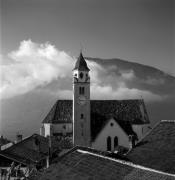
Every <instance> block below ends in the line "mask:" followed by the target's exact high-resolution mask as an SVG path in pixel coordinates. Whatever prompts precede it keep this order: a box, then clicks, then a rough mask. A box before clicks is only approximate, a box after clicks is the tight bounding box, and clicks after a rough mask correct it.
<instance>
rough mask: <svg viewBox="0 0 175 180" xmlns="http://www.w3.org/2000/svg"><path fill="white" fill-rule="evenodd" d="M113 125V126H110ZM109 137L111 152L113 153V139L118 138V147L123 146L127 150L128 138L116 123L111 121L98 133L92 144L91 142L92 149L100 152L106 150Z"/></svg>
mask: <svg viewBox="0 0 175 180" xmlns="http://www.w3.org/2000/svg"><path fill="white" fill-rule="evenodd" d="M112 124H113V126H111V125H112ZM108 136H110V137H111V140H112V141H111V142H112V144H111V147H112V151H114V138H115V136H117V137H118V144H119V145H120V146H124V147H126V148H129V138H128V135H127V134H126V133H125V132H124V131H123V129H122V128H121V127H120V126H119V125H118V123H117V122H116V121H115V120H114V119H111V120H110V121H109V122H108V123H107V125H106V126H105V127H104V129H103V130H102V131H101V132H100V134H99V135H98V136H97V138H96V139H95V141H94V142H92V147H93V148H95V149H99V150H102V151H106V150H107V137H108Z"/></svg>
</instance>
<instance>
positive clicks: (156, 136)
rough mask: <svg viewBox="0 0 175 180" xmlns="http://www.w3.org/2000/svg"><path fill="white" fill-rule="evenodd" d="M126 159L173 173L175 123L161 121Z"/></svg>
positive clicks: (174, 161)
mask: <svg viewBox="0 0 175 180" xmlns="http://www.w3.org/2000/svg"><path fill="white" fill-rule="evenodd" d="M127 157H128V158H129V159H130V160H131V161H132V162H134V163H137V164H140V165H143V166H146V167H150V168H154V169H157V170H161V171H164V172H168V173H175V166H174V165H175V121H161V122H160V123H159V124H157V125H156V126H155V127H154V128H153V129H152V131H151V132H150V133H149V134H148V135H147V136H145V137H144V138H143V139H142V140H141V141H140V143H138V144H137V146H136V147H135V148H134V149H132V150H131V151H130V152H129V153H128V155H127Z"/></svg>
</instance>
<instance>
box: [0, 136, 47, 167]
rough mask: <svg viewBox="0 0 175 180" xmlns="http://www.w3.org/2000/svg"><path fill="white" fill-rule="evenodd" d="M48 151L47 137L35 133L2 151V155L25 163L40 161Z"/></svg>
mask: <svg viewBox="0 0 175 180" xmlns="http://www.w3.org/2000/svg"><path fill="white" fill-rule="evenodd" d="M33 143H35V144H36V145H37V146H38V148H37V149H36V146H35V145H32V144H33ZM47 153H48V140H47V138H45V137H43V136H40V135H37V134H34V135H32V136H30V137H28V138H25V139H24V140H22V141H20V142H18V143H16V144H14V145H12V146H10V147H9V148H7V149H5V150H3V151H1V152H0V155H1V156H4V157H6V158H9V159H12V160H14V161H17V162H20V163H23V164H28V163H37V162H39V161H40V160H42V159H43V158H45V157H46V155H47Z"/></svg>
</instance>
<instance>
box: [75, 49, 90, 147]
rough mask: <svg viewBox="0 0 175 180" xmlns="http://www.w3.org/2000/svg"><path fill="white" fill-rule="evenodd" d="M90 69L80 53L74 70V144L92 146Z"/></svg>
mask: <svg viewBox="0 0 175 180" xmlns="http://www.w3.org/2000/svg"><path fill="white" fill-rule="evenodd" d="M89 71H90V69H89V68H88V66H87V64H86V61H85V59H84V57H83V55H82V52H81V53H80V55H79V57H78V59H77V62H76V64H75V68H74V69H73V144H74V146H76V145H80V146H87V147H90V146H91V145H90V144H91V143H90V142H91V131H90V76H89Z"/></svg>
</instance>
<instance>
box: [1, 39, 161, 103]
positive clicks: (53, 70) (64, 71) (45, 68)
mask: <svg viewBox="0 0 175 180" xmlns="http://www.w3.org/2000/svg"><path fill="white" fill-rule="evenodd" d="M1 57H2V59H3V61H1V70H2V78H1V88H0V94H1V98H10V97H13V96H16V95H20V94H25V93H27V92H29V91H32V90H34V89H36V88H38V87H40V90H43V91H44V90H45V91H47V92H48V93H50V94H52V95H54V96H55V97H57V98H62V99H63V98H64V99H68V98H71V97H72V89H70V86H68V85H67V84H68V83H69V84H70V83H71V82H70V81H65V79H71V78H72V69H73V66H74V63H75V58H73V57H71V56H70V55H69V54H67V53H66V52H64V51H60V50H58V49H57V48H56V47H55V46H54V45H52V44H50V43H44V44H38V43H35V42H32V41H31V40H25V41H22V42H21V43H20V46H19V48H18V49H17V50H15V51H12V52H10V53H9V54H8V58H10V61H9V60H8V63H6V62H7V61H6V62H5V58H4V56H1ZM88 66H89V67H90V69H91V71H90V76H91V97H92V98H93V99H128V98H129V99H132V98H140V97H141V96H143V98H145V99H147V100H149V101H153V100H156V101H158V100H161V99H162V97H160V96H159V95H157V94H154V93H152V92H150V91H148V90H140V89H136V88H128V86H127V82H129V81H130V82H132V81H133V80H134V79H136V76H135V73H134V71H133V70H132V69H130V70H121V69H119V68H118V67H117V66H112V65H110V66H103V65H100V64H98V63H96V62H94V61H88ZM58 82H59V84H61V86H62V87H60V86H59V87H58V89H57V88H53V87H52V86H53V83H58ZM62 82H64V83H62ZM66 83H67V84H66ZM149 83H155V81H153V80H150V79H149ZM51 84H52V85H51ZM49 85H50V88H48V86H49ZM46 86H47V88H46ZM68 87H69V88H68Z"/></svg>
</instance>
